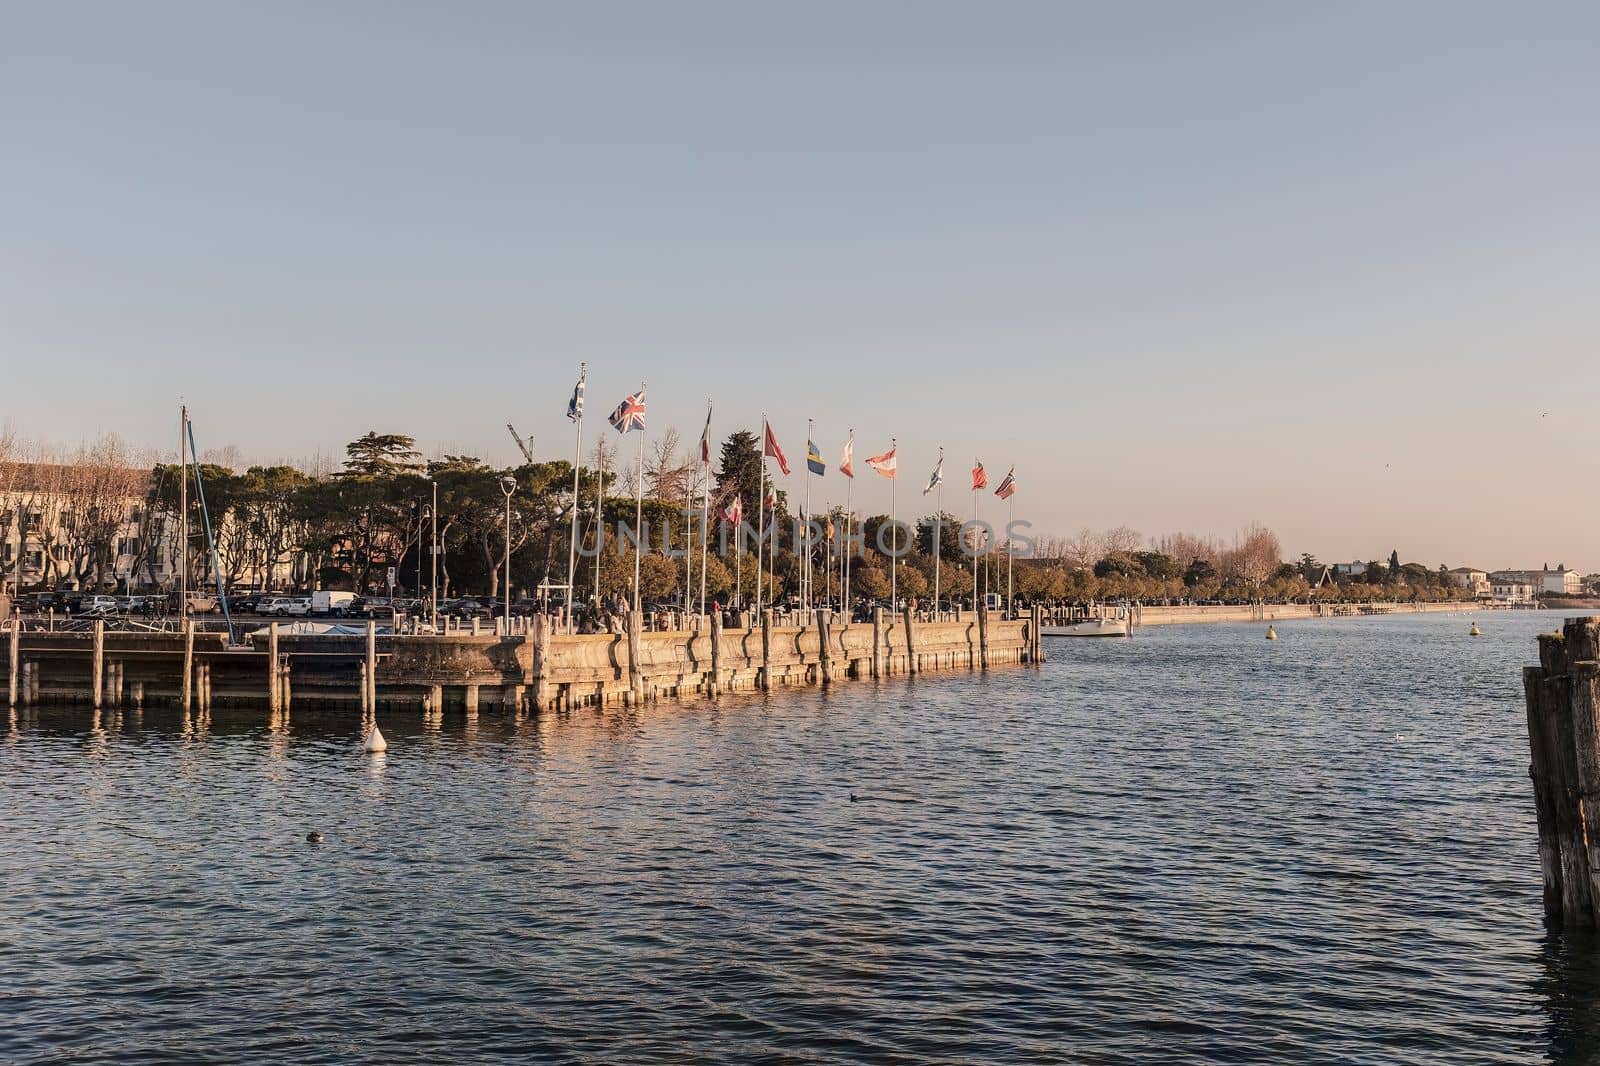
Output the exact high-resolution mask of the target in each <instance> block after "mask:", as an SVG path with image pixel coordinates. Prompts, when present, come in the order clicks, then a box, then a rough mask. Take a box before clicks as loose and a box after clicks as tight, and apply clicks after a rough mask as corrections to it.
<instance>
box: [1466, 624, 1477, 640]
mask: <svg viewBox="0 0 1600 1066" xmlns="http://www.w3.org/2000/svg"><path fill="white" fill-rule="evenodd" d="M1477 635H1478V623H1476V622H1474V623H1472V628H1471V629H1470V630H1468V632H1467V636H1469V637H1475V636H1477Z"/></svg>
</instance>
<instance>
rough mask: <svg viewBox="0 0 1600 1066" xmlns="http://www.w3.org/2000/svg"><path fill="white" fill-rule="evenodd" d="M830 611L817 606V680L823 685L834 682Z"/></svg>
mask: <svg viewBox="0 0 1600 1066" xmlns="http://www.w3.org/2000/svg"><path fill="white" fill-rule="evenodd" d="M829 639H830V637H829V633H828V611H827V609H826V608H822V607H819V608H817V649H818V651H817V680H818V682H820V683H821V684H822V685H823V687H827V686H828V685H829V684H831V683H832V682H833V649H832V648H830V647H828V640H829Z"/></svg>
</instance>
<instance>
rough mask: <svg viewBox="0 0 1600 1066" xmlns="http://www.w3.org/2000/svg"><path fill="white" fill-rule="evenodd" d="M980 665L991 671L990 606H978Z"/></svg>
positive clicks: (985, 604) (981, 604) (984, 604)
mask: <svg viewBox="0 0 1600 1066" xmlns="http://www.w3.org/2000/svg"><path fill="white" fill-rule="evenodd" d="M978 664H979V665H980V666H982V667H983V668H984V669H985V670H987V669H989V605H988V604H987V603H981V602H980V603H979V604H978Z"/></svg>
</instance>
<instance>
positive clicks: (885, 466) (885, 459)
mask: <svg viewBox="0 0 1600 1066" xmlns="http://www.w3.org/2000/svg"><path fill="white" fill-rule="evenodd" d="M867 465H868V466H870V467H872V469H874V470H876V471H877V472H878V473H880V474H882V475H883V476H884V477H887V478H892V477H894V476H895V475H896V474H898V473H899V472H900V456H899V454H898V449H896V448H890V449H889V450H888V451H886V452H884V453H883V454H882V455H874V456H872V457H871V458H869V459H868V460H867Z"/></svg>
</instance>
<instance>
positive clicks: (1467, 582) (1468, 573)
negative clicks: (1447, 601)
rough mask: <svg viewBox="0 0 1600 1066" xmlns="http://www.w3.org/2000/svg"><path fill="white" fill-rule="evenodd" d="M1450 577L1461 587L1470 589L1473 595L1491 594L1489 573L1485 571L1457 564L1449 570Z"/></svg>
mask: <svg viewBox="0 0 1600 1066" xmlns="http://www.w3.org/2000/svg"><path fill="white" fill-rule="evenodd" d="M1450 578H1451V580H1452V581H1454V582H1455V583H1456V584H1457V585H1460V586H1461V587H1462V588H1464V589H1470V590H1472V594H1473V595H1474V596H1488V595H1490V594H1491V591H1492V590H1491V587H1490V585H1489V575H1488V573H1487V572H1486V571H1483V570H1478V569H1475V568H1473V567H1470V566H1458V567H1456V568H1455V569H1454V570H1452V571H1450Z"/></svg>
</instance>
